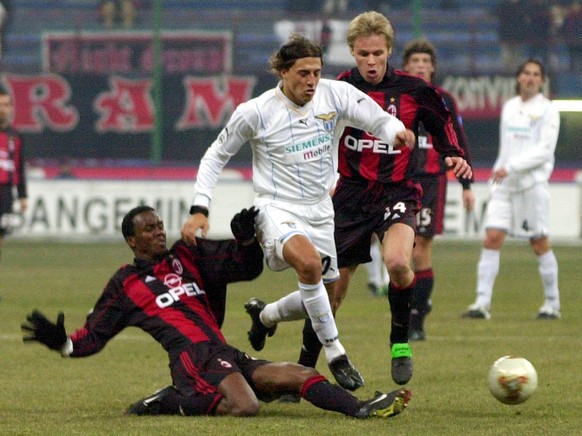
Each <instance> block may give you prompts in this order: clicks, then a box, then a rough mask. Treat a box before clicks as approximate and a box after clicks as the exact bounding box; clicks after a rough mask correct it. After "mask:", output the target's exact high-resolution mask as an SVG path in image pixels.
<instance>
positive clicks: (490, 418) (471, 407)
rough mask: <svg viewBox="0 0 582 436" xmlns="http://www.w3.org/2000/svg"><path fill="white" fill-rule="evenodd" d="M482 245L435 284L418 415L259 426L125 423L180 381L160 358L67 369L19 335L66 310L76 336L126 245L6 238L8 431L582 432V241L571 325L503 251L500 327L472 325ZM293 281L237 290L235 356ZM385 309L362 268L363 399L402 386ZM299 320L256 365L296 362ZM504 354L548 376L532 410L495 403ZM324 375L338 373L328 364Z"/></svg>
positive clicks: (438, 267)
mask: <svg viewBox="0 0 582 436" xmlns="http://www.w3.org/2000/svg"><path fill="white" fill-rule="evenodd" d="M479 250H480V245H479V243H478V242H477V241H473V242H457V241H450V240H437V242H436V243H435V247H434V261H435V272H436V284H435V290H434V293H433V312H432V313H431V314H430V316H429V318H428V320H427V340H426V341H424V342H420V343H414V344H413V350H414V363H415V373H414V377H413V379H412V380H411V382H410V384H409V387H410V388H411V389H412V390H413V393H414V396H413V399H412V401H411V403H410V405H409V407H408V409H407V410H406V411H405V412H404V413H403V414H401V415H399V416H397V417H395V418H393V419H389V420H380V419H371V420H355V419H352V418H348V417H344V416H342V415H339V414H335V413H332V412H325V411H322V410H319V409H316V408H314V407H312V406H311V405H310V404H308V403H306V402H305V401H302V402H301V403H300V404H298V405H292V404H279V403H276V402H274V403H270V404H265V405H263V406H262V409H261V413H260V415H259V416H258V417H255V418H224V417H220V418H217V417H198V418H184V417H128V416H125V415H124V414H123V412H124V410H125V409H126V407H127V406H128V405H129V404H130V403H132V402H134V401H136V400H137V399H139V398H141V397H143V396H145V395H147V394H149V393H151V392H153V391H154V390H156V389H158V388H160V387H163V386H165V385H167V384H169V383H170V377H169V371H168V367H167V365H168V362H167V358H166V355H165V353H164V352H163V350H162V349H161V347H160V346H159V345H158V344H157V343H155V342H154V341H153V340H152V339H150V338H149V337H148V336H146V335H145V334H143V333H142V332H140V331H138V330H136V329H127V330H125V331H124V332H122V334H120V335H119V336H118V337H116V338H115V339H114V340H113V341H111V342H110V343H109V344H108V346H107V347H106V348H105V349H104V350H103V351H102V352H101V353H99V354H98V355H95V356H92V357H89V358H85V359H62V358H61V357H60V356H59V355H58V354H57V353H54V352H49V351H48V350H47V349H46V348H45V347H44V346H41V345H38V344H23V343H22V340H21V332H20V324H21V323H22V322H23V321H24V318H25V315H26V314H27V313H28V312H30V311H31V310H32V309H35V308H38V309H40V310H42V311H43V312H44V313H45V314H46V315H47V316H48V317H49V318H51V319H52V320H55V319H56V314H57V312H58V311H59V310H63V311H64V312H65V325H66V327H67V331H68V332H72V331H73V330H74V329H76V328H78V327H80V326H81V325H82V323H83V321H84V318H85V316H86V314H87V312H88V311H89V310H90V309H91V307H92V305H93V303H94V302H95V301H96V299H97V297H98V296H99V294H100V292H101V290H102V288H103V286H104V285H105V283H106V281H107V279H108V278H109V277H110V276H111V275H112V274H113V272H114V271H115V270H116V268H117V267H118V266H119V265H121V264H122V263H126V262H130V261H131V259H132V255H131V252H130V250H129V248H128V247H126V246H125V245H123V244H121V243H118V244H116V243H106V244H81V243H76V244H67V243H56V242H27V241H24V240H16V239H7V240H6V241H5V244H4V246H3V249H2V261H1V263H0V298H1V300H0V373H1V375H0V380H1V385H0V386H1V389H0V434H3V435H8V434H18V435H29V434H39V435H62V434H83V435H97V434H103V435H106V434H116V435H117V434H135V435H138V434H142V435H146V434H147V435H150V434H156V435H176V434H192V433H196V434H201V435H239V434H240V435H249V434H252V435H263V434H264V435H294V436H298V435H342V434H346V435H363V434H370V435H378V434H406V435H428V434H435V435H459V434H464V435H468V434H471V435H473V434H474V435H483V434H491V435H495V434H498V435H505V434H515V435H541V434H580V433H579V432H580V429H581V428H582V417H581V415H580V410H582V371H580V367H581V355H582V354H581V351H580V350H582V334H581V333H582V314H581V312H582V292H580V284H581V282H582V269H581V266H580V265H581V263H580V258H581V250H580V245H579V244H567V245H558V244H556V245H555V247H554V250H555V252H556V256H557V258H558V262H559V265H560V291H561V297H562V319H561V320H559V321H535V320H534V317H535V315H536V312H537V309H538V307H539V306H540V305H541V304H542V302H543V297H542V290H541V284H540V279H539V276H538V272H537V262H536V260H535V257H534V255H533V253H532V252H531V250H530V249H529V246H528V244H527V243H525V242H523V243H522V242H510V243H508V244H506V247H505V248H504V250H503V252H502V257H501V262H502V263H501V270H500V274H499V276H498V278H497V283H496V287H495V292H494V298H493V305H492V311H491V314H492V318H491V320H490V321H480V320H466V319H462V318H461V313H462V312H463V311H464V310H465V308H466V306H467V305H469V304H470V303H472V302H473V299H474V288H475V273H476V263H477V260H478V257H479ZM295 287H296V279H295V277H294V276H293V274H292V273H291V272H289V271H286V272H282V273H272V272H270V271H267V270H266V271H265V272H264V273H263V275H262V276H261V277H260V278H259V279H257V280H255V281H253V282H248V283H241V284H236V285H233V286H231V287H230V290H229V296H228V303H227V306H228V311H227V316H226V321H225V326H224V332H225V334H226V337H227V338H228V340H229V341H230V343H231V344H232V345H235V346H237V347H239V348H241V349H243V350H245V351H251V347H250V345H249V344H248V341H247V338H246V332H247V330H248V328H249V325H250V322H249V318H248V315H247V314H246V313H245V312H244V309H243V305H244V303H245V302H246V301H247V300H248V299H249V298H250V297H253V296H258V297H261V298H263V299H265V300H267V301H272V300H274V299H276V298H278V297H280V296H282V295H284V294H285V293H287V292H290V291H292V290H294V289H295ZM389 320H390V317H389V313H388V303H387V301H386V299H385V298H378V297H373V296H372V295H371V294H370V293H369V292H368V290H367V288H366V277H365V270H364V268H363V267H362V268H360V269H359V270H358V273H357V275H356V277H355V280H354V282H353V283H352V287H351V289H350V292H349V293H348V296H347V298H346V301H345V302H344V305H343V306H342V308H341V309H340V312H339V313H338V317H337V322H338V327H339V331H340V337H341V339H342V342H343V344H344V346H345V347H346V349H347V350H348V352H349V355H350V358H351V360H352V361H353V362H354V364H355V365H356V366H357V367H358V369H359V370H360V371H361V372H362V374H363V375H364V377H365V379H366V385H365V386H364V387H363V388H361V389H360V390H358V391H357V392H356V394H357V395H358V396H359V397H360V398H363V397H370V396H372V395H373V393H374V391H375V390H382V391H389V390H392V389H395V388H396V386H395V385H394V383H393V382H392V380H391V378H390V366H389V352H388V346H387V345H388V331H389ZM301 328H302V323H299V322H295V323H286V324H281V325H280V327H279V329H278V331H277V334H276V335H275V336H274V337H272V338H269V339H268V341H267V345H266V347H265V349H264V350H263V351H261V352H255V353H254V355H255V356H256V357H262V358H268V359H271V360H291V361H295V360H296V358H297V356H298V352H299V347H300V341H301V338H300V335H301ZM505 354H514V355H521V356H524V357H526V358H527V359H529V360H530V361H531V362H532V363H533V364H534V366H535V367H536V369H537V371H538V375H539V386H538V389H537V391H536V392H535V394H534V395H533V396H532V397H531V398H530V399H529V400H528V401H526V402H525V403H524V404H522V405H517V406H507V405H503V404H501V403H499V402H497V401H496V400H495V399H494V398H493V397H492V396H491V395H490V394H489V391H488V389H487V383H486V381H487V373H488V370H489V367H490V365H491V364H492V363H493V362H494V361H495V360H496V359H497V358H498V357H500V356H503V355H505ZM318 369H319V370H320V371H321V372H322V373H324V374H325V375H327V376H330V373H329V371H328V369H327V366H326V365H325V362H324V359H323V358H322V359H320V362H319V365H318Z"/></svg>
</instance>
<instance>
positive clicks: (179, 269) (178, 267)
mask: <svg viewBox="0 0 582 436" xmlns="http://www.w3.org/2000/svg"><path fill="white" fill-rule="evenodd" d="M172 269H173V270H174V272H175V273H176V274H178V275H182V273H183V272H184V267H183V266H182V262H180V261H179V260H178V259H175V258H174V259H172Z"/></svg>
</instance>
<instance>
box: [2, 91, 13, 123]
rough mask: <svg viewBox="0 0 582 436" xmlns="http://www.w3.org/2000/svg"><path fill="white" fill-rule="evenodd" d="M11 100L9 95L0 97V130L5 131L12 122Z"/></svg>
mask: <svg viewBox="0 0 582 436" xmlns="http://www.w3.org/2000/svg"><path fill="white" fill-rule="evenodd" d="M13 111H14V106H13V105H12V98H11V97H10V96H9V95H0V129H6V128H7V127H8V126H9V125H10V122H11V121H12V112H13Z"/></svg>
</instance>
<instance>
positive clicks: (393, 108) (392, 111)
mask: <svg viewBox="0 0 582 436" xmlns="http://www.w3.org/2000/svg"><path fill="white" fill-rule="evenodd" d="M386 112H388V113H389V114H390V115H392V116H393V117H396V116H397V114H398V109H396V105H395V104H394V103H391V104H390V106H388V107H387V108H386Z"/></svg>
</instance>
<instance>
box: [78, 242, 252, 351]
mask: <svg viewBox="0 0 582 436" xmlns="http://www.w3.org/2000/svg"><path fill="white" fill-rule="evenodd" d="M262 269H263V252H262V250H261V247H260V246H259V244H258V242H255V243H254V244H252V245H250V246H249V247H243V246H242V245H239V244H237V243H236V241H235V240H224V241H212V240H207V239H200V238H198V239H197V245H196V246H189V245H186V244H185V243H184V242H183V241H178V242H176V243H175V244H174V245H173V247H172V248H171V249H170V250H169V251H168V252H167V254H166V255H165V256H164V257H163V258H161V259H159V260H157V261H154V262H148V261H144V260H139V259H136V260H135V261H134V263H133V264H131V265H125V266H122V267H121V268H120V269H119V270H118V271H117V272H116V273H115V274H114V275H113V277H111V279H110V280H109V282H108V283H107V285H106V286H105V289H104V290H103V293H102V294H101V297H100V298H99V299H98V301H97V303H96V305H95V307H94V308H93V310H92V311H91V313H90V314H89V315H88V316H87V320H86V322H85V325H84V326H83V327H82V328H80V329H78V330H77V331H75V332H74V333H73V334H72V335H71V336H70V338H71V340H72V342H73V352H72V353H71V355H70V356H71V357H84V356H88V355H91V354H94V353H97V352H98V351H100V350H101V349H102V348H103V347H104V346H105V345H106V344H107V342H108V341H109V340H110V339H111V338H113V337H114V336H115V335H116V334H118V333H119V332H120V331H121V330H123V329H124V328H125V327H129V326H134V327H138V328H140V329H142V330H143V331H145V332H147V333H148V334H150V335H151V336H152V337H153V338H154V339H155V340H156V341H158V342H159V343H160V344H161V345H162V346H163V347H164V349H165V350H166V351H167V352H168V354H169V355H170V358H172V357H174V356H177V355H178V354H179V353H181V352H182V351H183V350H184V349H185V348H186V347H188V346H189V345H191V344H193V343H199V342H221V343H226V341H225V339H224V336H223V335H222V333H221V331H220V325H221V323H222V319H223V317H224V307H225V298H226V285H227V284H228V283H232V282H236V281H241V280H252V279H253V278H255V277H257V276H258V275H259V274H260V273H261V271H262Z"/></svg>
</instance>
